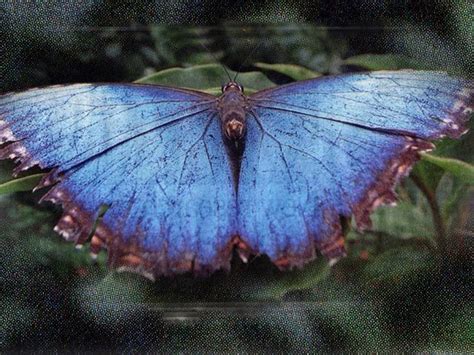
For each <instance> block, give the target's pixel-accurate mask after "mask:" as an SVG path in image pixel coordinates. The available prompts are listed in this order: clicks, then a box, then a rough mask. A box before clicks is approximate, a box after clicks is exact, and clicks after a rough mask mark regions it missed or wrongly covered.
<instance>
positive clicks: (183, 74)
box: [136, 64, 275, 94]
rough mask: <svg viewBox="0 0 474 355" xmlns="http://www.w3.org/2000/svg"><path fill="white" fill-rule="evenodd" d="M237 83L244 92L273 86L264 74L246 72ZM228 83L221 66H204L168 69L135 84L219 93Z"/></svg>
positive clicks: (231, 73) (241, 74)
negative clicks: (242, 87) (241, 86)
mask: <svg viewBox="0 0 474 355" xmlns="http://www.w3.org/2000/svg"><path fill="white" fill-rule="evenodd" d="M228 72H229V75H230V76H231V77H234V76H235V75H236V72H234V71H233V70H230V69H228ZM237 79H238V82H239V83H240V84H241V85H243V86H244V88H245V92H246V93H247V92H255V91H258V90H262V89H266V88H269V87H273V86H275V83H273V82H272V81H270V79H268V78H267V77H266V76H265V74H263V73H260V72H246V73H240V74H239V75H238V78H237ZM228 81H229V78H228V77H227V75H226V73H225V71H224V69H223V67H222V65H219V64H205V65H196V66H193V67H191V68H170V69H165V70H162V71H160V72H158V73H155V74H152V75H149V76H146V77H144V78H141V79H138V80H137V81H136V82H137V83H145V84H159V85H168V86H177V87H183V88H188V89H197V90H202V91H206V92H211V93H213V94H214V93H216V94H220V93H221V89H220V88H221V86H222V84H225V83H227V82H228Z"/></svg>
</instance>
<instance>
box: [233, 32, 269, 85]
mask: <svg viewBox="0 0 474 355" xmlns="http://www.w3.org/2000/svg"><path fill="white" fill-rule="evenodd" d="M261 44H262V41H259V42H257V44H256V45H255V46H254V47H253V49H252V50H251V51H250V52H249V54H248V55H247V57H246V58H245V60H244V61H243V62H242V63H241V64H240V67H239V70H237V73H236V74H235V76H234V80H233V81H234V82H235V81H236V80H237V77H238V76H239V74H240V70H241V69H242V67H243V66H244V64H245V63H247V61H248V60H249V58H250V57H251V56H252V54H254V53H255V51H256V50H257V48H259V47H260V45H261Z"/></svg>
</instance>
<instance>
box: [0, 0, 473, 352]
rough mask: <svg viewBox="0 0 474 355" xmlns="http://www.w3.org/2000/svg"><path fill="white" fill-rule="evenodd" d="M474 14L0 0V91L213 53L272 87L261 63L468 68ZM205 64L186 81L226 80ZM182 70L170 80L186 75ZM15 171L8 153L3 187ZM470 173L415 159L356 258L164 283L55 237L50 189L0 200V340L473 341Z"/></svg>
mask: <svg viewBox="0 0 474 355" xmlns="http://www.w3.org/2000/svg"><path fill="white" fill-rule="evenodd" d="M473 11H474V10H473V5H472V3H471V2H470V1H468V0H465V1H463V0H460V1H455V0H451V1H447V0H446V1H428V0H427V1H413V2H411V1H390V0H387V1H375V0H372V1H368V0H366V1H362V0H355V1H347V2H346V1H342V0H338V1H327V2H326V1H314V2H312V3H310V4H309V3H307V2H303V1H301V2H299V1H289V0H287V1H261V2H254V3H252V4H249V3H244V2H235V1H233V2H230V1H199V0H193V1H190V0H189V1H176V2H171V1H170V2H162V1H155V2H146V4H145V3H141V2H132V1H130V2H128V1H124V2H109V1H84V2H81V4H80V5H77V4H75V2H68V1H45V2H41V3H31V2H26V1H15V2H2V3H1V4H0V18H1V21H0V36H1V37H0V54H1V60H0V85H1V86H0V91H1V92H2V93H4V92H7V91H12V90H21V89H25V88H29V87H33V86H43V85H49V84H59V83H74V82H104V81H106V82H118V81H120V82H131V81H135V80H138V79H140V78H143V77H150V75H152V76H151V77H152V78H153V77H154V76H153V74H155V73H160V71H162V70H164V69H168V68H173V67H187V68H188V67H189V68H196V65H201V64H209V63H216V61H219V62H220V63H222V64H224V65H226V66H228V67H229V68H230V69H232V70H236V71H242V72H247V71H250V70H252V71H261V72H262V73H263V74H262V75H265V76H266V77H267V78H268V80H270V81H271V82H272V83H274V84H284V83H287V82H290V81H293V80H294V79H295V78H296V76H295V75H292V74H291V70H290V71H288V70H281V68H280V69H278V68H275V67H269V66H264V65H263V66H262V65H259V66H255V63H268V64H275V63H278V64H286V65H288V64H291V65H298V66H302V67H305V68H307V69H309V70H310V71H308V73H319V74H336V73H343V72H351V71H361V70H379V69H401V68H413V69H436V70H444V71H448V72H450V73H453V74H456V75H460V76H464V77H470V78H472V75H473V73H474V70H473V69H474V68H473V63H474V57H473V53H474V51H473V43H474V41H473V33H474V21H473ZM246 57H248V60H246V61H244V59H245V58H246ZM199 68H200V67H197V69H196V71H191V72H190V73H191V74H188V75H187V76H186V80H188V82H189V86H192V87H198V88H202V89H207V88H208V86H206V85H207V84H206V83H207V81H206V80H209V76H212V77H211V79H212V80H211V81H213V82H214V81H215V82H219V81H220V82H225V81H226V80H227V77H226V76H225V74H224V72H223V71H222V70H214V71H211V72H209V73H208V74H206V75H207V76H208V77H206V78H203V77H202V75H201V74H202V72H201V71H200V69H199ZM283 68H288V66H286V67H283ZM292 68H293V69H295V67H292ZM298 68H299V67H298ZM300 69H301V68H300ZM158 75H159V74H158ZM173 75H174V74H171V75H170V74H168V76H167V77H166V80H168V83H170V84H173V83H179V82H180V78H178V77H177V76H173ZM310 75H311V74H310ZM176 85H178V84H176ZM471 121H472V120H471ZM471 127H472V124H471ZM472 132H473V130H472V129H471V131H470V133H468V134H467V135H465V136H464V137H463V139H461V140H459V141H456V142H453V141H441V142H438V143H437V146H438V149H437V150H436V151H435V154H436V155H437V156H439V157H442V158H445V157H449V158H454V159H461V160H462V161H464V162H466V163H470V164H472V163H474V149H473V148H474V143H473V142H474V139H473V138H474V137H473V133H472ZM12 168H13V164H12V163H11V162H0V186H1V184H2V183H3V182H5V181H8V180H10V179H11V169H12ZM471 168H472V166H471V165H467V164H466V169H467V170H468V169H471ZM463 176H464V178H463ZM465 176H471V175H469V174H468V173H466V172H461V174H459V173H456V171H455V172H454V173H453V170H452V169H443V168H440V167H439V166H437V165H434V164H431V163H429V162H427V161H423V162H420V163H419V164H418V165H417V167H416V168H415V169H414V171H413V173H412V175H411V177H410V178H407V179H405V180H404V181H403V182H402V184H401V185H400V187H399V188H398V191H397V192H398V194H399V197H400V202H399V204H398V206H397V207H395V208H385V207H383V208H380V209H379V210H378V211H377V212H376V213H375V214H374V215H373V221H374V226H373V228H372V229H371V230H369V231H367V233H365V234H360V233H358V232H356V231H354V230H350V231H349V232H348V236H347V238H348V242H347V244H348V249H349V256H348V257H347V258H346V259H344V260H342V261H340V262H339V263H338V264H336V266H335V267H333V268H329V267H328V266H327V265H326V263H325V261H324V260H322V259H318V260H316V261H315V262H314V263H312V264H310V265H308V266H307V267H305V268H304V269H303V270H299V271H292V272H287V273H282V272H279V271H278V270H277V269H276V268H275V267H273V266H272V265H271V263H270V262H269V261H268V260H267V259H266V258H265V256H262V257H259V258H254V259H252V260H251V262H250V263H249V264H242V263H240V262H239V261H238V260H237V259H234V260H233V267H232V271H231V272H230V274H225V273H220V272H218V273H216V274H214V275H213V276H211V277H210V278H206V279H199V278H193V277H192V276H190V275H183V276H179V277H176V278H170V279H160V280H158V282H155V283H152V282H150V281H148V280H146V279H143V278H142V277H140V276H138V275H133V274H126V273H122V274H117V273H115V272H111V271H109V270H107V268H106V266H105V259H106V256H105V254H101V255H100V256H99V259H98V261H97V262H96V263H93V262H92V260H91V259H90V258H89V255H88V251H87V250H86V249H87V248H84V249H85V250H81V251H77V250H75V249H74V246H72V245H70V244H69V243H66V242H65V241H63V240H62V239H61V238H60V237H59V236H58V235H56V234H55V233H54V232H53V231H52V228H53V226H54V224H55V221H57V219H58V217H59V215H60V211H59V210H57V209H55V208H54V207H53V206H51V205H40V206H38V205H37V204H36V202H37V201H38V199H39V197H40V196H41V193H40V194H38V193H31V192H17V193H14V194H0V349H4V350H35V349H43V350H46V351H53V350H55V351H61V350H125V351H132V350H137V351H145V350H155V351H180V350H181V351H185V350H191V349H198V350H201V351H234V352H235V351H241V352H242V351H248V352H253V351H262V350H267V351H280V352H296V351H306V352H309V351H311V352H314V351H356V350H367V351H369V350H415V351H461V352H468V351H474V335H473V332H472V329H473V325H474V323H473V317H472V316H473V310H474V307H473V303H472V291H473V290H472V285H473V284H472V281H473V280H472V237H473V236H474V221H473V217H472V215H473V207H474V191H473V187H472V180H471V181H470V180H469V179H468V178H465ZM0 190H1V189H0Z"/></svg>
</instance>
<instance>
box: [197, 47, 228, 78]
mask: <svg viewBox="0 0 474 355" xmlns="http://www.w3.org/2000/svg"><path fill="white" fill-rule="evenodd" d="M198 42H199V44H200V45H201V46H202V47H203V48H204V49H205V50H206V51H207V52H208V53H209V54H210V55H211V57H212V58H214V60H215V62H216V63H219V64H220V65H221V67H222V69H224V71H225V73H226V74H227V77H228V78H229V81H232V77H231V76H230V74H229V72H228V71H227V68H226V67H225V65H222V64H221V63H220V61H219V60H218V59H217V57H216V56H215V55H214V53H212V52H211V50H210V49H209V47H207V46H206V45H205V44H204V43H203V42H201V41H199V40H198Z"/></svg>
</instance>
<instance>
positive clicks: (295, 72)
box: [254, 62, 321, 80]
mask: <svg viewBox="0 0 474 355" xmlns="http://www.w3.org/2000/svg"><path fill="white" fill-rule="evenodd" d="M254 66H256V67H257V68H260V69H268V70H271V71H275V72H277V73H280V74H284V75H286V76H289V77H290V78H292V79H295V80H305V79H313V78H317V77H318V76H321V74H320V73H317V72H315V71H312V70H310V69H308V68H305V67H302V66H300V65H295V64H268V63H260V62H258V63H255V64H254Z"/></svg>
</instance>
